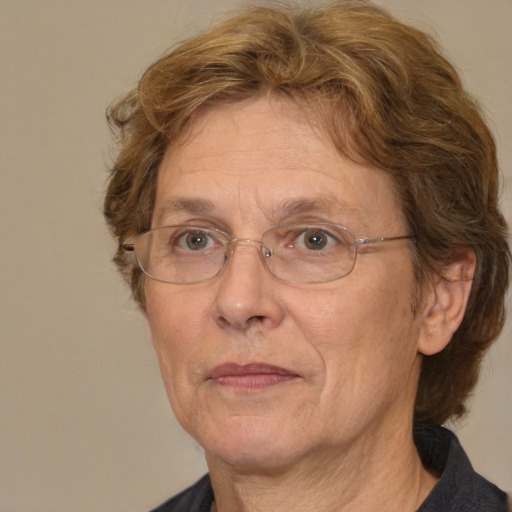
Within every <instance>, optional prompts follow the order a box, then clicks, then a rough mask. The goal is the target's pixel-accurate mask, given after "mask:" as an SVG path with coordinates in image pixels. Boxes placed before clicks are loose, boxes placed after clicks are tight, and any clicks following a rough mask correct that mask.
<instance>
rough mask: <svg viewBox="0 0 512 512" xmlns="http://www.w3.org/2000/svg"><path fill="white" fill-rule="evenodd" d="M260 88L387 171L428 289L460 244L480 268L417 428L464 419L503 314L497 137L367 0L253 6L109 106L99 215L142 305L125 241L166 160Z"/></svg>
mask: <svg viewBox="0 0 512 512" xmlns="http://www.w3.org/2000/svg"><path fill="white" fill-rule="evenodd" d="M261 94H270V95H281V96H285V97H287V98H289V99H290V100H291V101H294V102H296V103H297V104H299V105H301V106H303V107H305V108H306V109H307V110H308V111H311V110H315V112H317V115H318V116H319V117H320V118H321V122H322V126H323V127H324V128H325V130H326V133H327V134H328V135H329V137H330V138H331V139H332V141H333V142H334V143H335V145H336V146H337V148H338V149H339V151H340V153H341V154H344V155H346V156H349V157H350V158H352V159H354V160H357V161H359V162H360V163H365V164H367V165H371V166H374V167H376V168H378V169H380V170H381V171H382V172H385V173H386V174H387V175H388V176H390V178H391V180H392V182H393V184H394V187H395V190H396V193H397V194H398V197H399V199H400V202H401V206H402V209H403V212H404V215H405V218H406V221H407V222H408V224H409V228H410V231H411V232H412V233H414V234H415V235H416V236H417V242H416V243H415V244H412V245H413V249H412V251H413V258H414V262H415V268H416V273H417V280H418V289H421V287H422V285H423V284H424V283H425V280H426V279H428V278H429V277H431V276H432V275H433V274H434V273H439V274H441V275H442V273H443V268H445V266H446V265H447V264H448V263H449V262H450V260H451V258H452V256H453V254H454V252H456V251H460V250H468V249H470V250H473V251H474V252H475V254H476V257H477V268H476V272H475V276H474V280H473V286H472V292H471V296H470V299H469V303H468V306H467V309H466V313H465V316H464V319H463V321H462V324H461V325H460V327H459V329H458V330H457V331H456V333H455V334H454V336H453V338H452V340H451V342H450V343H449V345H448V346H447V347H446V348H445V349H444V350H443V351H442V352H440V353H438V354H435V355H432V356H426V357H424V359H423V362H422V370H421V376H420V382H419V388H418V392H417V398H416V404H415V422H417V423H423V424H441V423H444V422H445V421H446V420H448V419H449V418H454V417H457V416H460V415H461V414H462V413H463V412H464V411H465V407H464V403H465V401H466V400H467V398H468V395H469V394H470V392H471V390H472V389H473V387H474V386H475V384H476V381H477V377H478V373H479V368H480V362H481V359H482V356H483V354H484V352H485V350H486V349H487V348H488V347H489V346H490V344H491V343H492V342H493V341H494V340H495V339H496V338H497V336H498V334H499V333H500V331H501V328H502V326H503V321H504V314H505V308H504V301H505V292H506V288H507V285H508V279H509V260H510V253H509V248H508V245H507V236H506V229H507V227H506V223H505V221H504V218H503V216H502V215H501V213H500V211H499V208H498V192H499V190H498V189H499V180H498V168H497V157H496V148H495V143H494V139H493V136H492V134H491V132H490V130H489V129H488V127H487V125H486V123H485V121H484V119H483V116H482V114H481V112H480V110H479V107H478V106H477V104H476V103H475V101H474V100H473V99H472V98H471V97H470V95H469V94H468V93H467V92H466V91H465V90H464V88H463V86H462V84H461V80H460V78H459V76H458V75H457V72H456V71H455V70H454V68H453V67H452V65H451V64H450V63H449V62H448V61H447V60H446V59H445V58H444V57H443V56H442V54H441V52H440V50H439V48H438V47H437V45H436V43H435V42H434V41H433V40H432V39H431V38H430V37H429V36H428V35H426V34H425V33H423V32H421V31H419V30H417V29H415V28H412V27H410V26H408V25H405V24H403V23H401V22H399V21H398V20H396V19H395V18H393V17H392V16H391V15H390V14H389V13H388V12H387V11H385V10H383V9H381V8H379V7H376V6H375V5H373V4H372V3H371V2H368V1H364V0H361V1H350V0H349V1H337V2H334V3H331V4H328V5H325V6H321V7H314V8H306V7H298V6H290V5H287V6H285V5H278V6H277V7H276V6H275V4H274V7H263V6H262V7H254V8H250V9H248V10H246V11H245V12H242V13H241V14H239V15H237V16H235V17H233V18H231V19H229V20H228V21H226V22H224V23H222V24H221V25H219V26H217V27H216V28H213V29H211V30H209V31H207V32H205V33H202V34H200V35H198V36H197V37H194V38H192V39H190V40H187V41H185V42H184V43H182V44H180V45H178V46H177V47H175V48H174V49H172V50H171V51H170V52H169V53H168V54H166V55H164V56H163V57H162V58H161V59H159V60H158V61H157V62H155V63H154V64H153V65H151V66H150V67H149V68H148V70H147V71H146V72H145V73H144V74H143V76H142V78H141V79H140V81H139V84H138V87H137V88H136V89H134V90H132V91H131V92H129V93H128V94H127V95H126V96H125V97H123V98H121V99H120V100H119V101H117V102H116V103H115V104H113V105H112V106H111V107H110V108H109V110H108V119H109V122H110V125H111V127H112V129H113V131H114V133H115V135H116V137H117V144H118V145H117V150H116V155H117V156H116V158H115V161H114V163H113V165H112V168H111V170H110V178H109V182H108V190H107V193H106V197H105V204H104V213H105V217H106V220H107V223H108V225H109V227H110V229H111V231H112V233H113V235H114V237H115V238H116V239H117V241H118V244H119V245H118V249H117V253H116V255H115V257H114V261H115V262H116V264H117V265H118V267H119V269H120V270H121V272H122V273H123V274H124V276H125V277H126V278H127V280H128V282H129V283H130V284H131V288H132V292H133V296H134V298H135V300H136V301H137V302H138V304H139V305H140V306H141V307H142V308H143V309H144V288H143V281H144V277H143V274H142V272H141V271H140V269H139V268H138V266H136V265H133V263H132V262H131V261H127V260H126V258H125V254H124V251H123V249H122V243H123V242H125V241H126V239H129V238H131V237H133V236H135V235H137V234H139V233H142V232H144V231H146V230H148V229H149V228H150V225H151V216H152V211H153V205H154V199H155V188H156V177H157V172H158V167H159V164H160V162H161V160H162V157H163V155H164V152H165V151H166V149H167V147H168V146H169V144H170V143H172V142H174V141H176V140H177V139H178V138H180V139H181V138H185V139H186V136H187V128H188V127H190V126H191V125H192V124H193V122H194V119H195V118H197V116H199V115H201V113H203V112H204V111H205V109H207V108H208V107H209V106H210V105H212V104H215V105H218V104H219V103H222V102H237V101H243V100H246V99H250V98H254V97H256V96H258V95H261Z"/></svg>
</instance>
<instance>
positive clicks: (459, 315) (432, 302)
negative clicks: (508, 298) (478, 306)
mask: <svg viewBox="0 0 512 512" xmlns="http://www.w3.org/2000/svg"><path fill="white" fill-rule="evenodd" d="M475 267H476V256H475V253H474V252H473V251H464V252H462V251H461V252H458V253H456V254H454V256H453V258H452V262H451V263H450V265H449V266H448V267H447V268H446V269H445V272H444V273H443V276H439V275H438V276H435V278H434V280H433V282H432V284H431V286H430V288H429V289H428V291H426V296H425V297H424V304H423V305H424V309H423V321H422V325H421V332H420V336H419V339H418V352H420V353H421V354H423V355H427V356H430V355H433V354H437V353H438V352H441V350H443V349H444V348H445V347H446V345H448V343H449V342H450V340H451V339H452V336H453V334H454V333H455V331H456V330H457V329H458V327H459V325H460V324H461V322H462V319H463V318H464V312H465V311H466V305H467V303H468V300H469V295H470V293H471V286H472V284H473V275H474V272H475Z"/></svg>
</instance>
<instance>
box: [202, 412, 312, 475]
mask: <svg viewBox="0 0 512 512" xmlns="http://www.w3.org/2000/svg"><path fill="white" fill-rule="evenodd" d="M237 423H238V425H237V427H236V428H233V426H232V427H231V428H226V429H221V430H222V432H221V433H220V435H219V436H216V437H215V438H212V437H211V436H209V439H199V442H200V444H202V445H203V447H204V448H205V451H206V454H207V459H208V461H209V462H210V461H212V460H220V461H222V462H223V463H225V464H227V465H229V466H234V467H238V468H240V470H246V471H256V470H278V469H279V468H282V467H286V466H288V465H290V464H292V463H293V462H294V461H296V460H297V458H300V452H302V451H303V450H301V449H300V447H299V446H298V445H299V439H298V438H297V436H296V435H293V433H292V432H287V431H286V429H283V428H282V426H281V425H269V424H268V421H267V422H264V424H262V422H259V421H258V420H253V419H249V421H247V422H243V423H242V422H240V421H237ZM240 423H242V424H240ZM210 433H211V431H210Z"/></svg>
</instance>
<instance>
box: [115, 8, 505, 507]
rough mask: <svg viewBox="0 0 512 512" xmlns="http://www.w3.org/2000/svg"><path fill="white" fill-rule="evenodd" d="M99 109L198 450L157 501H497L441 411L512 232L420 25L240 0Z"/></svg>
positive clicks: (132, 264) (127, 221)
mask: <svg viewBox="0 0 512 512" xmlns="http://www.w3.org/2000/svg"><path fill="white" fill-rule="evenodd" d="M109 116H110V120H111V122H112V124H113V126H114V127H115V128H116V129H118V131H119V137H120V139H119V142H120V147H119V153H118V156H117V159H116V161H115V163H114V166H113V168H112V174H111V178H110V183H109V188H108V191H107V196H106V200H105V215H106V218H107V221H108V223H109V226H110V227H111V229H112V232H113V234H114V236H115V237H116V238H117V240H118V242H119V246H118V251H117V254H116V257H115V261H116V262H117V263H118V265H119V267H120V269H121V271H122V272H123V273H124V274H125V276H126V277H127V279H128V280H129V282H130V283H131V286H132V290H133V294H134V297H135V299H136V300H137V301H138V303H139V304H140V306H141V308H142V309H143V311H144V312H145V314H146V316H147V320H148V323H149V326H150V330H151V335H152V340H153V344H154V347H155V350H156V352H157V356H158V359H159V363H160V368H161V372H162V376H163V379H164V383H165V386H166V390H167V394H168V396H169V399H170V402H171V405H172V407H173V410H174V412H175V414H176V416H177V418H178V420H179V421H180V423H181V424H182V426H183V427H184V428H185V429H186V430H187V432H189V433H190V435H192V436H193V437H194V438H195V439H196V440H197V442H198V443H199V444H200V445H201V446H203V448H204V449H205V454H206V459H207V462H208V467H209V475H207V476H206V477H205V478H203V479H202V480H201V481H200V482H198V483H197V484H196V485H195V486H193V487H192V488H190V489H188V490H187V491H185V492H184V493H182V494H181V495H179V496H177V497H175V498H173V499H171V500H170V501H169V502H167V503H165V504H163V505H162V506H161V507H160V508H158V509H157V510H158V511H171V510H173V511H174V510H187V511H195V510H198V511H199V510H200V511H203V510H204V511H208V510H217V511H218V512H229V511H242V510H248V511H249V510H250V511H259V510H265V511H266V510H272V511H279V510H315V511H319V512H322V511H334V510H343V511H364V510H375V509H379V510H384V511H385V510H390V511H391V510H393V511H395V510H401V511H414V510H420V511H422V512H429V511H441V510H442V511H445V510H450V511H451V510H453V511H455V510H464V511H467V510H475V511H477V510H479V511H480V510H481V511H484V510H485V511H505V510H507V504H506V496H505V494H504V493H503V492H502V491H501V490H499V489H498V488H497V487H496V486H494V485H493V484H491V483H489V482H487V481H486V480H484V479H483V478H482V477H480V476H478V475H477V474H476V473H475V472H474V471H473V469H472V468H471V465H470V464H469V461H468V460H467V457H466V456H465V454H464V452H463V450H462V448H461V447H460V445H459V444H458V441H457V439H456V438H455V436H454V435H453V434H451V433H450V432H449V431H447V430H445V429H443V428H441V427H439V425H441V424H442V423H444V422H446V421H447V420H448V419H449V418H455V417H458V416H460V415H461V414H462V413H463V412H464V402H465V400H466V398H467V396H468V394H469V392H470V391H471V390H472V389H473V387H474V385H475V383H476V379H477V376H478V368H479V362H480V360H481V357H482V354H483V353H484V351H485V350H486V349H487V348H488V347H489V345H490V344H491V343H492V341H493V340H495V339H496V337H497V336H498V334H499V332H500V329H501V327H502V324H503V318H504V293H505V290H506V286H507V283H508V264H509V251H508V247H507V243H506V235H505V234H506V225H505V222H504V220H503V217H502V215H501V213H500V212H499V209H498V205H497V189H498V174H497V165H496V154H495V145H494V141H493V138H492V135H491V134H490V132H489V130H488V128H487V126H486V124H485V122H484V121H483V119H482V118H481V116H480V114H479V112H478V108H477V106H476V105H475V103H474V102H473V100H472V99H471V98H470V97H469V95H468V94H467V93H466V92H465V91H464V90H463V88H462V86H461V83H460V80H459V78H458V76H457V74H456V72H455V71H454V69H453V68H452V66H451V65H450V64H449V63H448V62H447V61H446V60H445V59H444V58H443V57H442V56H441V55H440V53H439V51H438V49H437V48H436V46H435V44H434V43H433V42H432V41H431V40H430V39H429V38H428V37H427V36H426V35H425V34H423V33H421V32H419V31H417V30H415V29H413V28H411V27H409V26H406V25H404V24H402V23H400V22H398V21H397V20H395V19H394V18H392V17H391V16H390V15H389V14H388V13H387V12H385V11H384V10H382V9H380V8H377V7H376V6H374V5H373V4H371V3H369V2H365V1H356V2H353V1H349V2H335V3H333V4H331V5H328V6H325V7H322V8H316V9H298V8H293V7H291V6H283V7H279V8H270V7H267V8H263V7H262V8H256V9H252V10H248V11H247V12H245V13H243V14H241V15H239V16H237V17H235V18H233V19H231V20H229V21H227V22H225V23H224V24H222V25H220V26H219V27H217V28H214V29H212V30H211V31H209V32H206V33H204V34H202V35H200V36H198V37H196V38H194V39H191V40H189V41H187V42H185V43H183V44H182V45H180V46H179V47H177V48H176V49H175V50H173V51H172V52H171V53H169V54H168V55H166V56H164V57H163V58H162V59H160V60H159V61H157V62H156V63H155V64H153V65H152V66H151V67H150V68H149V69H148V70H147V71H146V73H145V74H144V75H143V77H142V79H141V80H140V83H139V87H138V88H137V90H135V91H132V92H131V93H130V94H129V95H128V96H126V97H125V98H124V99H122V100H120V101H119V102H118V103H117V104H116V105H115V106H113V108H112V109H111V111H110V113H109ZM130 255H131V256H133V255H135V258H133V257H130Z"/></svg>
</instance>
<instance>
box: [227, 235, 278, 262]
mask: <svg viewBox="0 0 512 512" xmlns="http://www.w3.org/2000/svg"><path fill="white" fill-rule="evenodd" d="M237 244H243V245H256V246H258V247H259V250H260V253H261V254H262V255H264V254H263V253H264V251H266V252H268V253H270V251H269V250H268V248H267V247H266V245H265V244H264V243H263V240H253V239H252V238H231V239H229V240H227V241H226V245H225V247H224V251H225V253H226V257H227V258H229V257H230V256H231V255H232V254H233V251H234V250H235V247H236V245H237ZM269 255H270V254H269ZM267 257H268V256H267Z"/></svg>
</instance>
